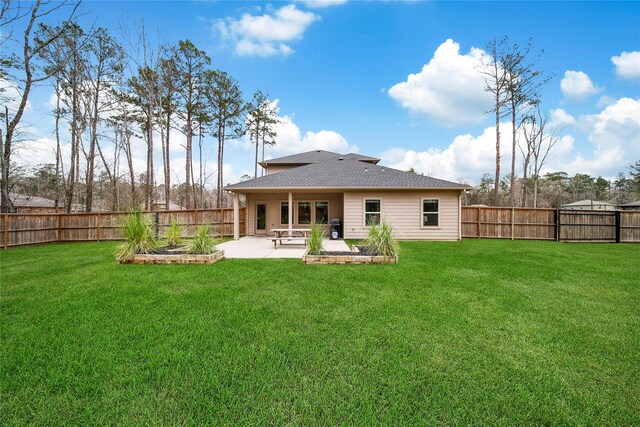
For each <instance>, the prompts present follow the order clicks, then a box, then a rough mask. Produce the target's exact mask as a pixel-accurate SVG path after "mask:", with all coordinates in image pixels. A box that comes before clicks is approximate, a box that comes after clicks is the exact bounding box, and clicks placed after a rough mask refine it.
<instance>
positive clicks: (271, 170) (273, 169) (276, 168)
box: [265, 165, 300, 175]
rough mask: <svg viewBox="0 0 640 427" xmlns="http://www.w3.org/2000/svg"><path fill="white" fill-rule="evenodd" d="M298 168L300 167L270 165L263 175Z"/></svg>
mask: <svg viewBox="0 0 640 427" xmlns="http://www.w3.org/2000/svg"><path fill="white" fill-rule="evenodd" d="M298 166H300V165H272V166H269V167H268V168H267V170H266V172H265V175H269V174H272V173H278V172H282V171H286V170H289V169H293V168H297V167H298Z"/></svg>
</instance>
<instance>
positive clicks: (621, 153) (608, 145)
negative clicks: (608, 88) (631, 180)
mask: <svg viewBox="0 0 640 427" xmlns="http://www.w3.org/2000/svg"><path fill="white" fill-rule="evenodd" d="M581 125H582V126H583V128H584V129H585V130H587V131H588V133H589V137H588V139H589V142H590V143H591V144H592V146H593V151H592V153H591V156H590V158H586V157H585V156H584V155H582V154H580V153H579V154H577V155H576V156H575V158H574V159H573V161H571V162H570V163H569V164H568V165H567V167H566V170H567V172H569V173H577V172H580V173H590V174H611V175H615V173H616V172H617V171H620V170H623V169H625V168H626V166H627V164H628V163H629V162H630V161H633V160H635V159H639V158H640V101H639V100H636V99H631V98H621V99H618V101H617V102H616V103H615V104H612V105H610V106H608V107H606V108H605V109H604V110H602V112H600V113H599V114H593V115H588V116H584V117H582V119H581Z"/></svg>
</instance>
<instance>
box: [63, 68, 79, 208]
mask: <svg viewBox="0 0 640 427" xmlns="http://www.w3.org/2000/svg"><path fill="white" fill-rule="evenodd" d="M76 64H77V57H76V55H74V68H73V70H72V72H71V164H70V165H69V182H68V186H67V194H66V202H65V204H66V210H67V213H69V212H71V210H72V208H73V196H74V193H75V185H76V171H77V169H78V168H77V159H78V115H79V112H78V87H77V82H76V80H77V79H76V73H77V68H76Z"/></svg>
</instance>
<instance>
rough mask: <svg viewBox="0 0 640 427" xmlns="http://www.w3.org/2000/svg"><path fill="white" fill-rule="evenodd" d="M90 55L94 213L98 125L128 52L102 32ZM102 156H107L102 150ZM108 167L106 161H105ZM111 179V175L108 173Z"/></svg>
mask: <svg viewBox="0 0 640 427" xmlns="http://www.w3.org/2000/svg"><path fill="white" fill-rule="evenodd" d="M88 51H89V52H90V53H91V57H92V59H93V60H92V61H90V62H88V63H87V64H86V68H87V73H86V79H85V84H86V85H89V86H90V89H89V90H90V93H89V96H88V97H87V98H88V100H89V106H88V110H89V111H90V118H89V122H90V130H89V132H90V135H89V152H88V155H87V178H86V198H85V210H86V211H87V212H91V209H92V206H93V176H94V164H95V156H96V148H97V149H98V150H100V147H99V142H98V123H99V121H100V120H101V113H102V112H103V110H105V109H106V110H110V109H111V108H112V106H111V105H110V100H109V99H108V98H107V97H108V95H110V94H111V93H112V92H111V89H112V87H113V85H114V83H115V82H116V81H117V80H118V74H120V73H122V72H123V70H124V67H123V63H124V51H123V49H122V47H121V46H120V44H119V43H117V42H116V41H115V40H114V39H113V38H112V37H111V36H109V34H108V33H107V31H106V30H105V29H103V28H98V29H97V30H96V31H95V33H94V34H92V36H91V40H90V42H89V46H88ZM100 156H103V153H102V151H101V150H100ZM102 160H103V163H104V164H105V166H106V161H105V159H104V158H103V159H102ZM108 174H109V175H110V172H108Z"/></svg>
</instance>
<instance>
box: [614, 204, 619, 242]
mask: <svg viewBox="0 0 640 427" xmlns="http://www.w3.org/2000/svg"><path fill="white" fill-rule="evenodd" d="M614 217H615V219H616V243H620V211H615V215H614Z"/></svg>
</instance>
